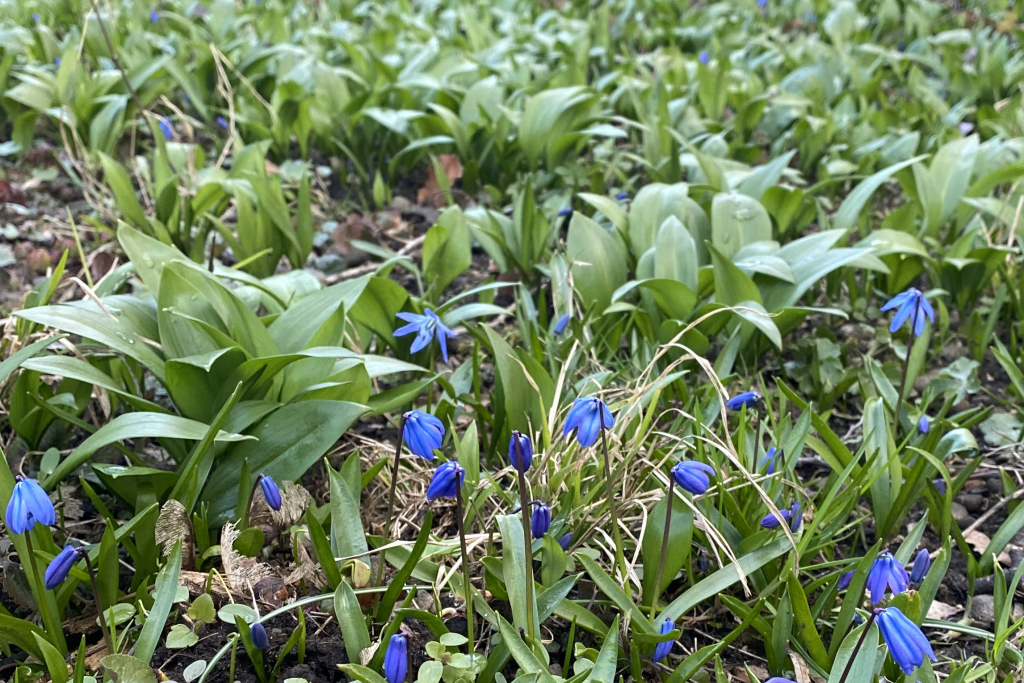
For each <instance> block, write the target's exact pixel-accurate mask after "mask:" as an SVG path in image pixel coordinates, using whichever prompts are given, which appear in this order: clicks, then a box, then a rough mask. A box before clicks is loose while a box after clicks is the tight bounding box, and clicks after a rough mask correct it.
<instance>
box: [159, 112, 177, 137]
mask: <svg viewBox="0 0 1024 683" xmlns="http://www.w3.org/2000/svg"><path fill="white" fill-rule="evenodd" d="M160 130H161V131H162V132H163V134H164V140H170V139H171V138H173V137H174V128H173V127H172V126H171V122H170V121H168V120H167V119H166V118H164V117H160Z"/></svg>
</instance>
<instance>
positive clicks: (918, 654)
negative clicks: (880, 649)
mask: <svg viewBox="0 0 1024 683" xmlns="http://www.w3.org/2000/svg"><path fill="white" fill-rule="evenodd" d="M875 615H876V616H875V621H877V622H878V629H879V630H880V631H881V632H882V638H883V639H884V640H885V644H886V645H887V646H888V647H889V654H891V655H892V659H893V661H894V662H896V664H897V665H898V666H899V667H900V668H901V669H903V673H905V674H907V675H909V674H910V673H911V672H913V671H914V669H916V668H917V667H919V666H921V665H922V664H924V658H925V657H927V658H928V659H930V660H932V661H933V662H937V661H939V660H938V659H936V658H935V651H934V650H932V645H931V643H929V642H928V639H927V638H925V636H924V633H923V632H922V631H921V628H920V627H919V626H918V625H917V624H915V623H914V622H912V621H911V620H910V619H908V618H907V616H906V615H905V614H903V612H901V611H900V610H899V609H898V608H896V607H887V608H885V609H879V610H875Z"/></svg>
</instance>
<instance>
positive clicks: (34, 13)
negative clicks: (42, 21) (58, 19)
mask: <svg viewBox="0 0 1024 683" xmlns="http://www.w3.org/2000/svg"><path fill="white" fill-rule="evenodd" d="M32 21H34V22H36V23H37V24H38V23H39V12H33V13H32Z"/></svg>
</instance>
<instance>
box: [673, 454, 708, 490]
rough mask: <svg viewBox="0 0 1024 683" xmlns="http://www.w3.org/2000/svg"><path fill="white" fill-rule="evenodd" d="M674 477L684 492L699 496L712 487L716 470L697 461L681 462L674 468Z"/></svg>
mask: <svg viewBox="0 0 1024 683" xmlns="http://www.w3.org/2000/svg"><path fill="white" fill-rule="evenodd" d="M672 476H673V477H674V478H675V480H676V483H677V484H679V486H680V487H681V488H682V489H683V490H684V491H689V492H690V493H692V494H693V495H695V496H699V495H700V494H702V493H704V492H705V491H707V490H708V487H709V486H711V477H713V476H715V468H714V467H712V466H711V465H707V464H705V463H702V462H698V461H696V460H681V461H680V462H677V463H676V464H675V467H673V468H672Z"/></svg>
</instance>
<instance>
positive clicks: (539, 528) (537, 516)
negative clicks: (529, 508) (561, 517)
mask: <svg viewBox="0 0 1024 683" xmlns="http://www.w3.org/2000/svg"><path fill="white" fill-rule="evenodd" d="M550 528H551V508H549V507H548V506H547V503H542V502H540V501H535V502H534V503H533V514H532V515H530V533H532V534H533V537H534V538H542V537H543V536H544V534H546V533H547V532H548V529H550Z"/></svg>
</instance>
